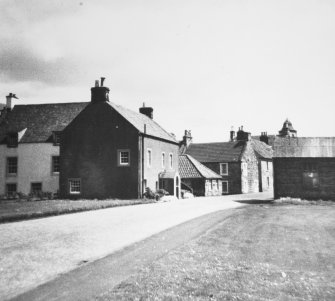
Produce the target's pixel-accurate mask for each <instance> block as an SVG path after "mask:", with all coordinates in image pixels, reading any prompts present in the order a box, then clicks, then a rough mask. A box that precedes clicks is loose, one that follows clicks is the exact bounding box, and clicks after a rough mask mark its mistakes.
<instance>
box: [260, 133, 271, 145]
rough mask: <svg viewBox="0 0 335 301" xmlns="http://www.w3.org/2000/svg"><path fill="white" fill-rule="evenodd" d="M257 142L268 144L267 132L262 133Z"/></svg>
mask: <svg viewBox="0 0 335 301" xmlns="http://www.w3.org/2000/svg"><path fill="white" fill-rule="evenodd" d="M259 140H260V141H262V142H264V143H266V144H269V137H268V133H267V132H262V133H261V136H260V137H259Z"/></svg>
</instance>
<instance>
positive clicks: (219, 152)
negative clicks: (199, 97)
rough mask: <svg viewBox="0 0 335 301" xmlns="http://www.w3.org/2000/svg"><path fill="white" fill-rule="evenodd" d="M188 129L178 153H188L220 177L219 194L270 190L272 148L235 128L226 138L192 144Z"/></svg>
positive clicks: (271, 186) (271, 180) (271, 187)
mask: <svg viewBox="0 0 335 301" xmlns="http://www.w3.org/2000/svg"><path fill="white" fill-rule="evenodd" d="M189 134H190V133H189V132H185V135H184V137H183V140H182V142H181V148H180V149H181V152H183V153H184V154H187V155H190V156H192V157H193V158H195V159H196V160H198V161H199V162H201V163H202V164H204V165H205V166H207V167H208V168H210V169H211V170H213V171H214V172H216V173H218V174H219V175H221V176H222V194H239V193H250V192H259V191H271V190H272V189H273V174H272V148H271V147H270V146H268V145H267V144H266V143H264V142H261V141H259V140H255V139H252V138H251V134H250V133H248V132H245V131H243V127H241V128H240V129H239V131H238V132H237V135H236V137H235V132H234V131H231V133H230V141H228V142H214V143H192V138H191V137H190V135H189Z"/></svg>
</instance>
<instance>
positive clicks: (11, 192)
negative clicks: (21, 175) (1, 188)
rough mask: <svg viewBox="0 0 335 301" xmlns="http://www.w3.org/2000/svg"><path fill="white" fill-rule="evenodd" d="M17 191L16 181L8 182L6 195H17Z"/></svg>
mask: <svg viewBox="0 0 335 301" xmlns="http://www.w3.org/2000/svg"><path fill="white" fill-rule="evenodd" d="M16 191H17V186H16V183H8V184H6V195H9V196H11V195H15V194H16Z"/></svg>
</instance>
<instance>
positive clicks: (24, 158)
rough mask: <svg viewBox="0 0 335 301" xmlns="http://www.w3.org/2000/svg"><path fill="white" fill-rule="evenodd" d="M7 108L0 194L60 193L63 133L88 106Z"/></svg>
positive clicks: (0, 128) (1, 130) (0, 132)
mask: <svg viewBox="0 0 335 301" xmlns="http://www.w3.org/2000/svg"><path fill="white" fill-rule="evenodd" d="M10 104H11V102H8V96H7V105H6V107H5V112H4V111H3V114H2V117H3V119H2V122H1V124H0V195H14V194H17V193H23V194H26V195H28V194H30V193H39V192H51V193H54V194H57V193H58V190H59V172H60V157H59V134H60V132H61V131H62V130H63V129H64V127H65V126H66V125H67V124H69V122H70V121H72V120H73V119H74V118H75V117H76V116H77V115H78V114H79V112H80V111H81V110H82V109H83V108H84V107H85V106H86V105H87V103H55V104H40V105H15V106H14V108H13V109H12V108H11V107H10Z"/></svg>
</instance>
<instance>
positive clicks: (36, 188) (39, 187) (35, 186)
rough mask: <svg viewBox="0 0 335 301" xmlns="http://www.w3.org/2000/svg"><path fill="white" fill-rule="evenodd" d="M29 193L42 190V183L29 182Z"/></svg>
mask: <svg viewBox="0 0 335 301" xmlns="http://www.w3.org/2000/svg"><path fill="white" fill-rule="evenodd" d="M30 191H31V193H33V194H36V193H39V192H42V183H31V189H30Z"/></svg>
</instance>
